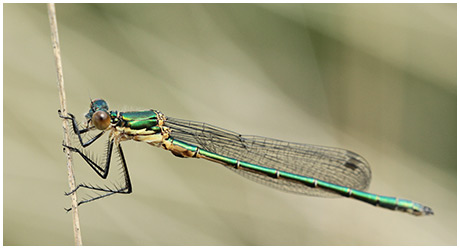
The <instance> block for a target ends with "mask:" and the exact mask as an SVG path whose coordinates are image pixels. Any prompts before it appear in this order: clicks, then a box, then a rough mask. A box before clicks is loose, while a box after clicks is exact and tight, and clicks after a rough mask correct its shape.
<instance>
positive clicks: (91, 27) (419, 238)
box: [3, 4, 457, 245]
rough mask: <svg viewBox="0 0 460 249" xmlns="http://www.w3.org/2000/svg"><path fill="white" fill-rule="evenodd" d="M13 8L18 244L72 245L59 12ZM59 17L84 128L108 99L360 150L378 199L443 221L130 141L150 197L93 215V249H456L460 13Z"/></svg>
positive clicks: (8, 10)
mask: <svg viewBox="0 0 460 249" xmlns="http://www.w3.org/2000/svg"><path fill="white" fill-rule="evenodd" d="M3 8H4V19H3V25H4V26H3V28H4V29H3V32H4V33H3V39H4V40H3V42H4V43H3V45H4V47H3V52H4V57H3V63H4V67H3V72H4V78H3V81H4V85H3V86H4V87H3V115H4V116H3V120H4V122H3V129H4V130H3V132H4V133H3V134H4V143H3V149H4V151H3V155H4V161H3V163H4V164H3V165H4V168H3V169H4V170H3V180H4V181H3V182H4V184H3V186H4V191H3V239H4V242H3V243H4V245H72V244H73V232H72V216H71V214H66V213H65V211H64V207H68V206H69V205H70V199H69V198H66V197H64V195H63V193H64V191H68V183H67V170H66V161H65V156H64V154H63V153H62V152H61V151H62V148H61V142H62V137H63V136H62V134H63V132H62V128H61V120H60V119H59V118H58V116H57V110H58V108H59V99H58V92H57V87H56V72H55V66H54V58H53V54H52V48H51V42H50V28H49V24H48V16H47V9H46V5H44V4H4V5H3ZM57 18H58V25H59V34H60V41H61V50H62V56H63V66H64V78H65V87H66V92H67V100H68V108H69V111H70V112H71V113H74V114H75V115H76V116H77V117H78V119H79V120H83V115H84V114H85V113H86V111H87V110H88V107H89V97H91V98H104V99H106V100H107V101H108V103H109V106H110V107H111V108H112V109H117V110H138V109H148V108H154V109H157V110H161V111H162V112H163V113H165V114H166V115H169V116H173V117H178V118H184V119H190V120H197V121H202V122H207V123H211V124H214V125H217V126H220V127H223V128H226V129H230V130H233V131H237V132H239V133H242V134H255V135H261V136H267V137H273V138H278V139H282V140H288V141H295V142H301V143H311V144H321V145H328V146H336V147H342V148H347V149H350V150H352V151H355V152H358V153H359V154H361V155H363V156H364V157H365V158H366V159H367V160H368V161H369V162H370V164H371V167H372V174H373V175H372V177H373V179H372V184H371V187H370V189H369V191H370V192H371V193H378V194H382V195H389V196H398V197H401V198H407V199H411V200H415V201H419V202H421V203H423V204H426V205H428V206H430V207H432V208H433V210H434V212H435V215H434V216H431V217H412V216H410V215H407V214H404V213H399V212H392V211H388V210H384V209H382V208H376V207H372V206H370V205H367V204H363V203H360V202H358V201H353V200H349V199H346V198H332V199H329V198H315V197H306V196H300V195H294V194H289V193H284V192H280V191H277V190H273V189H271V188H269V187H266V186H263V185H259V184H257V183H254V182H251V181H249V180H247V179H245V178H242V177H240V176H239V175H237V174H234V173H232V172H230V171H229V170H227V169H225V168H224V167H222V166H220V165H218V164H213V163H211V162H207V161H204V160H193V159H179V158H177V157H174V156H172V155H171V154H170V153H169V152H166V151H164V150H161V149H158V148H154V147H152V146H148V145H146V144H141V143H136V142H126V143H125V144H124V151H125V156H126V158H127V161H128V166H129V167H130V174H131V179H132V181H133V188H134V192H133V194H131V195H127V196H126V195H121V196H120V195H119V196H114V197H109V198H106V199H104V200H99V201H96V202H93V203H91V204H87V205H83V206H82V207H81V208H80V219H81V220H80V222H81V229H82V237H83V243H84V244H85V245H456V242H457V236H456V235H457V227H456V224H457V192H456V189H457V178H456V176H457V169H456V149H457V145H456V137H457V136H456V135H457V130H456V100H457V95H456V90H457V85H456V76H457V74H456V73H457V64H456V58H457V57H456V55H457V53H456V52H457V51H456V45H457V40H456V37H457V34H456V30H457V26H456V20H457V12H456V4H58V5H57ZM74 159H75V160H74V161H75V168H76V169H75V170H76V178H77V182H86V181H87V180H88V178H89V177H90V176H93V175H94V174H93V173H92V172H91V171H90V170H89V168H88V167H87V165H86V164H85V163H84V162H83V160H81V158H79V157H77V156H74ZM116 173H117V171H116V170H114V171H112V172H111V174H114V175H115V176H116ZM80 197H84V195H80Z"/></svg>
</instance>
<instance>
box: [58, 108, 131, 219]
mask: <svg viewBox="0 0 460 249" xmlns="http://www.w3.org/2000/svg"><path fill="white" fill-rule="evenodd" d="M58 113H59V117H61V118H64V119H68V120H70V121H71V123H72V130H73V132H74V133H75V135H76V137H78V141H79V143H80V145H81V146H82V149H79V148H76V147H71V146H69V145H66V144H63V146H64V147H65V148H68V149H69V150H70V151H72V152H75V153H77V154H79V155H80V156H81V158H83V160H84V161H85V162H86V163H87V164H88V165H89V166H90V167H91V169H92V170H93V171H94V172H96V174H97V175H98V176H99V177H100V178H102V179H106V178H107V176H108V174H109V169H110V164H111V162H112V160H111V158H112V154H116V155H118V157H119V160H120V165H121V172H122V175H123V178H124V184H123V186H119V187H107V186H104V187H100V186H97V185H96V186H95V185H92V184H84V183H80V184H78V185H77V186H76V188H75V189H73V190H71V191H70V192H67V193H65V195H70V194H72V193H74V192H75V191H77V190H78V189H81V188H86V189H89V190H94V191H99V192H105V193H104V194H99V195H97V196H94V197H90V198H88V199H84V200H82V201H80V202H78V205H81V204H83V203H87V202H91V201H94V200H97V199H100V198H103V197H106V196H109V195H113V194H118V193H122V194H129V193H131V192H132V185H131V180H130V177H129V173H128V167H127V165H126V160H125V157H124V154H123V150H122V148H121V145H120V144H118V145H115V138H114V137H110V138H109V139H108V143H107V146H106V147H105V152H106V155H105V157H104V159H103V160H102V161H101V162H98V161H97V160H95V159H94V157H93V156H91V155H90V154H89V153H86V152H85V151H84V150H83V148H86V147H88V146H90V145H91V144H93V143H94V142H95V141H97V140H98V139H99V138H101V137H102V135H103V134H104V133H105V131H101V132H99V133H98V134H97V135H95V136H90V138H89V139H87V141H86V142H85V141H84V139H83V137H82V135H84V134H88V133H89V132H90V131H93V130H96V129H94V126H92V127H90V126H89V125H88V123H87V124H86V127H83V128H82V129H80V127H79V125H78V122H77V121H76V119H75V116H74V115H72V114H70V113H69V114H68V116H63V115H62V114H61V112H60V111H58ZM114 147H115V148H114ZM113 150H115V153H112V152H113ZM67 210H70V209H67Z"/></svg>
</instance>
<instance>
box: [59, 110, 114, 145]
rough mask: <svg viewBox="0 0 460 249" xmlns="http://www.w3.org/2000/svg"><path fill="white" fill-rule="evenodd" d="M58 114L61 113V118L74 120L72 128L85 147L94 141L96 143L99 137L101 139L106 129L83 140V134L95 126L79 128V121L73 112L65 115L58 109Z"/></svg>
mask: <svg viewBox="0 0 460 249" xmlns="http://www.w3.org/2000/svg"><path fill="white" fill-rule="evenodd" d="M58 114H59V117H60V118H63V119H68V120H70V121H71V122H72V129H73V131H74V133H75V134H76V135H77V136H78V140H79V141H80V144H81V145H82V146H83V147H84V148H85V147H87V146H89V145H91V144H92V143H94V142H95V141H96V140H97V139H99V138H100V137H101V136H102V135H103V134H104V132H105V131H101V132H100V133H99V134H97V135H96V136H94V137H92V138H90V139H89V140H88V141H86V142H83V139H82V137H81V134H84V133H86V132H88V131H90V130H92V129H93V128H94V127H86V128H83V129H81V130H80V129H79V128H78V123H77V121H76V119H75V116H74V115H73V114H72V113H68V116H63V115H62V114H61V110H58Z"/></svg>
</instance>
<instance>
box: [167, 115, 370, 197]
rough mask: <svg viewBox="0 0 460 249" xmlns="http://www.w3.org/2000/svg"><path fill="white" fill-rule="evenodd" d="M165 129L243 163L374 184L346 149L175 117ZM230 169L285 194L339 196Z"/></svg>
mask: <svg viewBox="0 0 460 249" xmlns="http://www.w3.org/2000/svg"><path fill="white" fill-rule="evenodd" d="M165 126H167V127H169V128H171V137H172V138H173V139H175V140H176V139H177V140H181V141H183V142H186V143H190V144H192V145H195V146H197V147H199V148H201V149H205V150H208V151H210V152H213V153H217V154H220V155H223V156H226V157H230V158H234V159H237V160H240V161H245V162H248V163H252V164H257V165H260V166H264V167H270V168H274V169H278V170H280V171H285V172H289V173H293V174H297V175H302V176H307V177H312V178H315V179H318V180H323V181H327V182H330V183H334V184H338V185H342V186H346V187H350V188H353V189H357V190H365V189H366V188H367V187H368V186H369V184H370V180H371V170H370V167H369V164H368V163H367V162H366V160H365V159H364V158H363V157H361V156H360V155H358V154H356V153H354V152H351V151H348V150H345V149H339V148H333V147H326V146H318V145H309V144H300V143H292V142H286V141H282V140H277V139H272V138H266V137H260V136H243V135H240V134H238V133H235V132H232V131H228V130H225V129H222V128H219V127H216V126H213V125H209V124H206V123H201V122H194V121H188V120H182V119H176V118H171V117H168V118H167V120H166V122H165ZM228 168H229V169H231V170H232V171H235V172H236V173H238V174H240V175H242V176H244V177H246V178H249V179H251V180H253V181H256V182H259V183H262V184H265V185H268V186H270V187H273V188H277V189H280V190H283V191H288V192H293V193H298V194H305V195H311V196H325V197H328V196H337V194H335V193H332V192H329V191H327V190H324V189H320V188H311V187H309V186H307V185H305V184H302V183H300V182H295V181H289V180H287V179H285V178H274V177H270V176H267V175H265V174H258V173H256V172H252V171H244V170H238V169H235V168H233V167H228Z"/></svg>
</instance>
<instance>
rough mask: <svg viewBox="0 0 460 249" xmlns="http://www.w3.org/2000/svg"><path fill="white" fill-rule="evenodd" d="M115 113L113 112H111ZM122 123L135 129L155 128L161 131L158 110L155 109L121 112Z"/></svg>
mask: <svg viewBox="0 0 460 249" xmlns="http://www.w3.org/2000/svg"><path fill="white" fill-rule="evenodd" d="M111 115H113V114H111ZM118 118H119V122H120V125H121V126H123V127H128V128H131V129H133V130H141V129H146V130H154V131H159V130H160V127H159V126H158V117H157V112H156V111H154V110H145V111H136V112H119V113H118Z"/></svg>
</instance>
